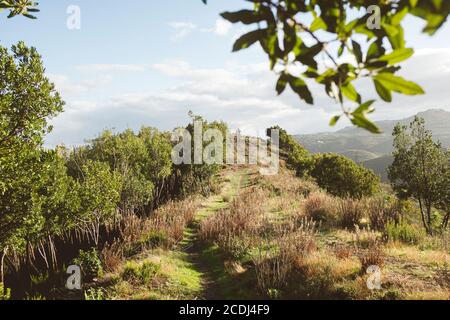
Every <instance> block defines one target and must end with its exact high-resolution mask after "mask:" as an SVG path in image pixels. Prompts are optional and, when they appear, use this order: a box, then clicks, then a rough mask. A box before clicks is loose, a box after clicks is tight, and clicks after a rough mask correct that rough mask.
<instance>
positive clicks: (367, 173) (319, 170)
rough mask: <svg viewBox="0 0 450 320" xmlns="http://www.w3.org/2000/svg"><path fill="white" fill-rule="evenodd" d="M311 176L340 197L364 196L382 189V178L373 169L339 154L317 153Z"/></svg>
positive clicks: (321, 185)
mask: <svg viewBox="0 0 450 320" xmlns="http://www.w3.org/2000/svg"><path fill="white" fill-rule="evenodd" d="M311 176H312V177H313V178H315V179H316V181H317V183H318V184H319V186H320V187H322V188H324V189H326V190H327V191H328V192H329V193H331V194H332V195H335V196H339V197H351V198H362V197H364V196H371V195H373V194H374V193H375V192H376V191H378V190H379V189H380V178H379V177H378V176H377V175H375V174H374V173H373V171H371V170H369V169H366V168H364V167H362V166H359V165H358V164H356V163H355V162H354V161H352V160H351V159H349V158H346V157H344V156H341V155H337V154H319V155H315V156H314V166H313V169H312V170H311Z"/></svg>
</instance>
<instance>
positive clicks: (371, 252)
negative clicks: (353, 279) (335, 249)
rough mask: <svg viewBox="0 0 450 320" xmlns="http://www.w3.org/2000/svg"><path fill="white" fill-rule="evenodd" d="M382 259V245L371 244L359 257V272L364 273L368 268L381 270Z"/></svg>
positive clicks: (383, 256) (383, 255)
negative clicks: (373, 267)
mask: <svg viewBox="0 0 450 320" xmlns="http://www.w3.org/2000/svg"><path fill="white" fill-rule="evenodd" d="M384 258H385V254H384V250H383V247H382V245H381V244H380V243H373V244H371V245H370V247H369V248H368V249H367V251H366V252H364V253H363V255H362V256H360V257H359V260H360V261H361V271H362V272H366V271H367V269H368V268H369V267H370V266H377V267H380V268H381V267H382V266H383V265H384Z"/></svg>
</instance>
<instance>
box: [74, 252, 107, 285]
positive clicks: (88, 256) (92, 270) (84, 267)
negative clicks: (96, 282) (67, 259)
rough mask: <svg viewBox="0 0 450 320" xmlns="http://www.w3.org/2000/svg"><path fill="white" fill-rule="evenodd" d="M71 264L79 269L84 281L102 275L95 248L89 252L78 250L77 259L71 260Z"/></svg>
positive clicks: (100, 263)
mask: <svg viewBox="0 0 450 320" xmlns="http://www.w3.org/2000/svg"><path fill="white" fill-rule="evenodd" d="M73 263H74V264H75V265H78V266H80V267H81V271H82V272H83V276H84V277H85V280H86V281H91V280H93V279H94V278H97V277H100V276H102V274H103V267H102V262H101V261H100V258H99V257H98V253H97V250H96V249H95V248H92V249H91V250H89V251H84V250H80V253H79V254H78V257H77V258H75V259H74V260H73Z"/></svg>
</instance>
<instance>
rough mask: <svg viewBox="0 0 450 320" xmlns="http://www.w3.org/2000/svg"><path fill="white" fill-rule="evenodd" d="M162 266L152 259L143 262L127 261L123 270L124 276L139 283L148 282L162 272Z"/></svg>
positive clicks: (127, 279)
mask: <svg viewBox="0 0 450 320" xmlns="http://www.w3.org/2000/svg"><path fill="white" fill-rule="evenodd" d="M160 270H161V266H160V265H158V264H155V263H153V262H150V261H145V262H144V263H143V264H141V265H140V264H138V263H136V262H130V261H129V262H127V264H126V265H125V268H124V270H123V272H122V278H123V279H124V280H125V281H129V282H137V283H139V284H148V283H150V282H151V281H152V280H153V278H154V277H155V276H156V275H157V274H158V273H159V272H160Z"/></svg>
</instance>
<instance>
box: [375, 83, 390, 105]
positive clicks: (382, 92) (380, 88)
mask: <svg viewBox="0 0 450 320" xmlns="http://www.w3.org/2000/svg"><path fill="white" fill-rule="evenodd" d="M373 82H374V84H375V90H376V91H377V93H378V95H379V96H380V98H381V99H383V100H384V101H386V102H392V94H391V91H389V90H388V89H387V88H386V87H385V86H384V85H383V84H382V83H381V82H380V81H378V80H377V79H373Z"/></svg>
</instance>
